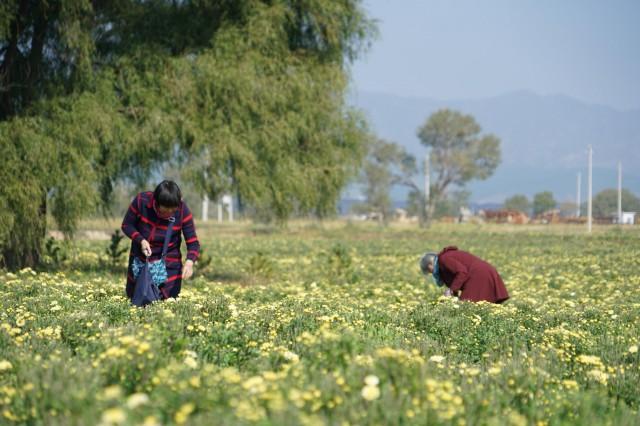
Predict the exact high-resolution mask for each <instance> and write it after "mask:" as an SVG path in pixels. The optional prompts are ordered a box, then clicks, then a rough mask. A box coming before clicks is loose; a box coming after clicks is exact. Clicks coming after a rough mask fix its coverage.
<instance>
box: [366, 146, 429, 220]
mask: <svg viewBox="0 0 640 426" xmlns="http://www.w3.org/2000/svg"><path fill="white" fill-rule="evenodd" d="M368 141H369V144H368V152H367V157H366V159H365V163H364V165H363V166H362V170H361V172H360V176H359V178H358V181H359V183H360V184H362V185H363V187H364V195H365V197H366V201H365V203H364V205H363V206H360V207H359V209H360V210H363V211H368V212H375V213H378V214H379V215H380V218H381V219H382V220H383V221H384V222H387V221H388V220H389V218H390V217H391V214H392V213H393V212H392V209H391V207H392V204H391V197H390V195H389V191H390V190H391V188H392V186H393V185H398V184H405V182H408V181H410V179H411V176H412V175H413V174H415V172H416V170H417V168H416V162H415V158H414V157H413V156H412V155H410V154H409V153H407V152H406V151H405V150H404V148H403V147H401V146H400V145H398V144H396V143H393V142H387V141H384V140H382V139H378V138H376V137H370V138H369V139H368Z"/></svg>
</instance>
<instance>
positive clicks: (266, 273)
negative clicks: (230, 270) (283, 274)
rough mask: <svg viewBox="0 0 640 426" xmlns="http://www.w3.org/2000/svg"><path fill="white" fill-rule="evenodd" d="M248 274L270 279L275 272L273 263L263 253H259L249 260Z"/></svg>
mask: <svg viewBox="0 0 640 426" xmlns="http://www.w3.org/2000/svg"><path fill="white" fill-rule="evenodd" d="M247 272H248V273H249V274H250V275H253V276H257V277H261V278H270V277H271V276H272V275H273V272H274V264H273V261H272V260H271V259H269V256H267V255H266V254H265V253H264V252H263V251H258V252H257V253H256V254H254V255H253V256H251V257H250V258H249V265H248V271H247Z"/></svg>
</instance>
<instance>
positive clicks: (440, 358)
mask: <svg viewBox="0 0 640 426" xmlns="http://www.w3.org/2000/svg"><path fill="white" fill-rule="evenodd" d="M444 358H445V357H443V356H442V355H432V356H431V358H429V361H431V362H436V363H438V364H439V363H441V362H442V361H444Z"/></svg>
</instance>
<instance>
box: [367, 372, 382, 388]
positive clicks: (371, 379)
mask: <svg viewBox="0 0 640 426" xmlns="http://www.w3.org/2000/svg"><path fill="white" fill-rule="evenodd" d="M364 383H365V384H366V385H367V386H378V384H379V383H380V379H378V376H374V375H373V374H370V375H368V376H367V377H365V378H364Z"/></svg>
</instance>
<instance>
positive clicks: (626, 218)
mask: <svg viewBox="0 0 640 426" xmlns="http://www.w3.org/2000/svg"><path fill="white" fill-rule="evenodd" d="M635 223H636V212H622V224H623V225H633V224H635Z"/></svg>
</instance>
